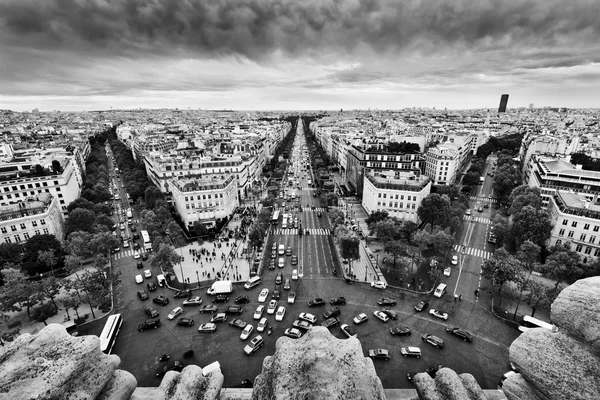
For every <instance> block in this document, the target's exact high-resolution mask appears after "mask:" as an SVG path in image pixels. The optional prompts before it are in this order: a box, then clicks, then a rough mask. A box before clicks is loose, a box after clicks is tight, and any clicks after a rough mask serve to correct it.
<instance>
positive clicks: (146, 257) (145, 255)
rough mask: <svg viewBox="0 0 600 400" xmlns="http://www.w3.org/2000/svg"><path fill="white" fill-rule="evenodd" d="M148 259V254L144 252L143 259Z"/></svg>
mask: <svg viewBox="0 0 600 400" xmlns="http://www.w3.org/2000/svg"><path fill="white" fill-rule="evenodd" d="M147 259H148V254H146V253H143V254H142V260H144V261H146V260H147Z"/></svg>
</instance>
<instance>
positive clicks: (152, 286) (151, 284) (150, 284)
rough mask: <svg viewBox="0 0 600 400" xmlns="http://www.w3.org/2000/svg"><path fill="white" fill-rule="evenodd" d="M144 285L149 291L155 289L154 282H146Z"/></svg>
mask: <svg viewBox="0 0 600 400" xmlns="http://www.w3.org/2000/svg"><path fill="white" fill-rule="evenodd" d="M146 286H147V287H148V290H149V291H151V292H154V291H155V290H156V283H154V282H148V284H147V285H146Z"/></svg>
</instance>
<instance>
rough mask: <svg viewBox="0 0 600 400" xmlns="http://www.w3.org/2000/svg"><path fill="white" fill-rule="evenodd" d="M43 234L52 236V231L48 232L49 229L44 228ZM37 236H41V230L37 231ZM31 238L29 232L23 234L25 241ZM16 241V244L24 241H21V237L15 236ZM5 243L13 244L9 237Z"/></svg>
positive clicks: (5, 239)
mask: <svg viewBox="0 0 600 400" xmlns="http://www.w3.org/2000/svg"><path fill="white" fill-rule="evenodd" d="M43 232H44V235H49V234H50V231H49V230H48V228H44V230H43ZM35 234H36V235H40V234H41V233H40V231H39V230H37V229H36V231H35ZM29 237H30V236H29V233H27V232H25V233H23V238H24V240H29ZM14 241H15V243H21V242H22V241H23V239H21V235H15V236H14ZM4 242H5V243H12V239H11V238H9V237H8V236H7V237H5V238H4Z"/></svg>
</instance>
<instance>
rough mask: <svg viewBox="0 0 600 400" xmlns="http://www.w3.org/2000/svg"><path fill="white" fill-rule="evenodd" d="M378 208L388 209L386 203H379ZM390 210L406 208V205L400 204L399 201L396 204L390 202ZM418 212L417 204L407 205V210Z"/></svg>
mask: <svg viewBox="0 0 600 400" xmlns="http://www.w3.org/2000/svg"><path fill="white" fill-rule="evenodd" d="M377 207H386V203H385V201H384V202H383V203H381V202H380V201H378V202H377ZM388 207H390V208H404V203H398V202H397V201H396V202H394V203H393V204H392V202H391V201H390V205H389V206H388ZM411 208H412V209H413V210H416V208H417V204H416V203H412V204H408V203H407V204H406V209H407V210H410V209H411Z"/></svg>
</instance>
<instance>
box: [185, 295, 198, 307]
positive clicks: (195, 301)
mask: <svg viewBox="0 0 600 400" xmlns="http://www.w3.org/2000/svg"><path fill="white" fill-rule="evenodd" d="M200 304H202V299H201V298H200V296H196V297H190V298H189V299H185V300H184V301H183V306H184V307H187V306H199V305H200Z"/></svg>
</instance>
